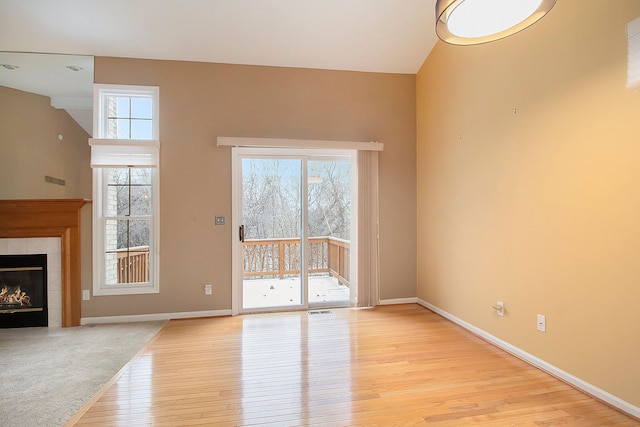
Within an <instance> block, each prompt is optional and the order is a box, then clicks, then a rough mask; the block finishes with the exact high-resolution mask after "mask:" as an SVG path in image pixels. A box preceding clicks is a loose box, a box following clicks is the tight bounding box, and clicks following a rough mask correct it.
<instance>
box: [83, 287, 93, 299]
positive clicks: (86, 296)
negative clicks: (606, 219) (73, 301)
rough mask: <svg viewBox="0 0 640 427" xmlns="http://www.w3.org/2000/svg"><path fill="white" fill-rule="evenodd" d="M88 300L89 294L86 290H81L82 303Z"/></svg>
mask: <svg viewBox="0 0 640 427" xmlns="http://www.w3.org/2000/svg"><path fill="white" fill-rule="evenodd" d="M89 298H91V294H90V293H89V290H88V289H83V290H82V299H83V300H84V301H89Z"/></svg>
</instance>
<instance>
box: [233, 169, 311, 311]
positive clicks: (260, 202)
mask: <svg viewBox="0 0 640 427" xmlns="http://www.w3.org/2000/svg"><path fill="white" fill-rule="evenodd" d="M241 168H242V184H241V185H242V224H243V232H242V231H241V233H242V234H243V235H244V242H243V244H242V263H243V277H242V309H243V310H252V309H258V310H264V309H275V308H279V307H283V308H284V307H292V306H302V305H303V304H304V287H303V286H302V285H303V280H302V277H303V274H302V272H303V265H302V264H303V263H302V260H303V256H304V255H303V254H304V251H303V247H302V233H301V224H302V161H301V160H300V159H288V158H248V157H245V158H242V164H241Z"/></svg>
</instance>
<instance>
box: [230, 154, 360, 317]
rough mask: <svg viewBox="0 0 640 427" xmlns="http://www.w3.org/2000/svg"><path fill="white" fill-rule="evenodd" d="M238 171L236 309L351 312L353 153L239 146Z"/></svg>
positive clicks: (235, 225)
mask: <svg viewBox="0 0 640 427" xmlns="http://www.w3.org/2000/svg"><path fill="white" fill-rule="evenodd" d="M234 169H235V171H234V177H235V179H234V181H235V182H234V195H235V196H234V221H233V223H234V227H237V232H238V235H237V242H236V243H235V245H234V247H235V248H234V260H235V261H234V295H235V298H234V299H235V304H234V305H235V307H236V310H234V311H237V312H239V313H246V312H261V311H282V310H296V309H306V308H309V307H311V308H316V307H340V306H349V301H350V296H351V286H350V283H349V271H350V244H351V241H350V237H351V227H352V224H351V222H352V219H351V199H352V197H351V193H352V185H353V175H354V174H353V171H352V157H351V155H350V154H349V153H348V152H344V151H343V152H332V153H328V152H314V150H304V151H302V150H280V149H264V148H262V149H249V148H235V149H234ZM234 240H235V239H234Z"/></svg>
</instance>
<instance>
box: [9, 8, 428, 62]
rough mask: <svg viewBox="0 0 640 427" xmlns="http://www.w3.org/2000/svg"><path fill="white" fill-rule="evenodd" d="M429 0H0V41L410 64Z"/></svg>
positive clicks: (240, 58) (14, 46)
mask: <svg viewBox="0 0 640 427" xmlns="http://www.w3.org/2000/svg"><path fill="white" fill-rule="evenodd" d="M434 15H435V0H104V1H99V0H57V1H51V0H28V1H27V0H0V51H11V52H45V53H64V54H75V55H95V56H118V57H133V58H153V59H173V60H186V61H201V62H221V63H232V64H253V65H267V66H287V67H302V68H320V69H332V70H350V71H367V72H384V73H405V74H414V73H416V72H417V71H418V69H419V68H420V66H421V65H422V63H423V62H424V60H425V58H426V57H427V55H428V54H429V52H430V51H431V49H432V47H433V46H434V44H435V42H436V40H437V37H436V35H435V30H434V25H435V17H434Z"/></svg>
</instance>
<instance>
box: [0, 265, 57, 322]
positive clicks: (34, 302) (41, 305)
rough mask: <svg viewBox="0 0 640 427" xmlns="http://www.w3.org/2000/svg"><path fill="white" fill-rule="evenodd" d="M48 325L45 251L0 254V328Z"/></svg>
mask: <svg viewBox="0 0 640 427" xmlns="http://www.w3.org/2000/svg"><path fill="white" fill-rule="evenodd" d="M47 325H48V313H47V255H43V254H37V255H3V256H0V328H21V327H29V326H47Z"/></svg>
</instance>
